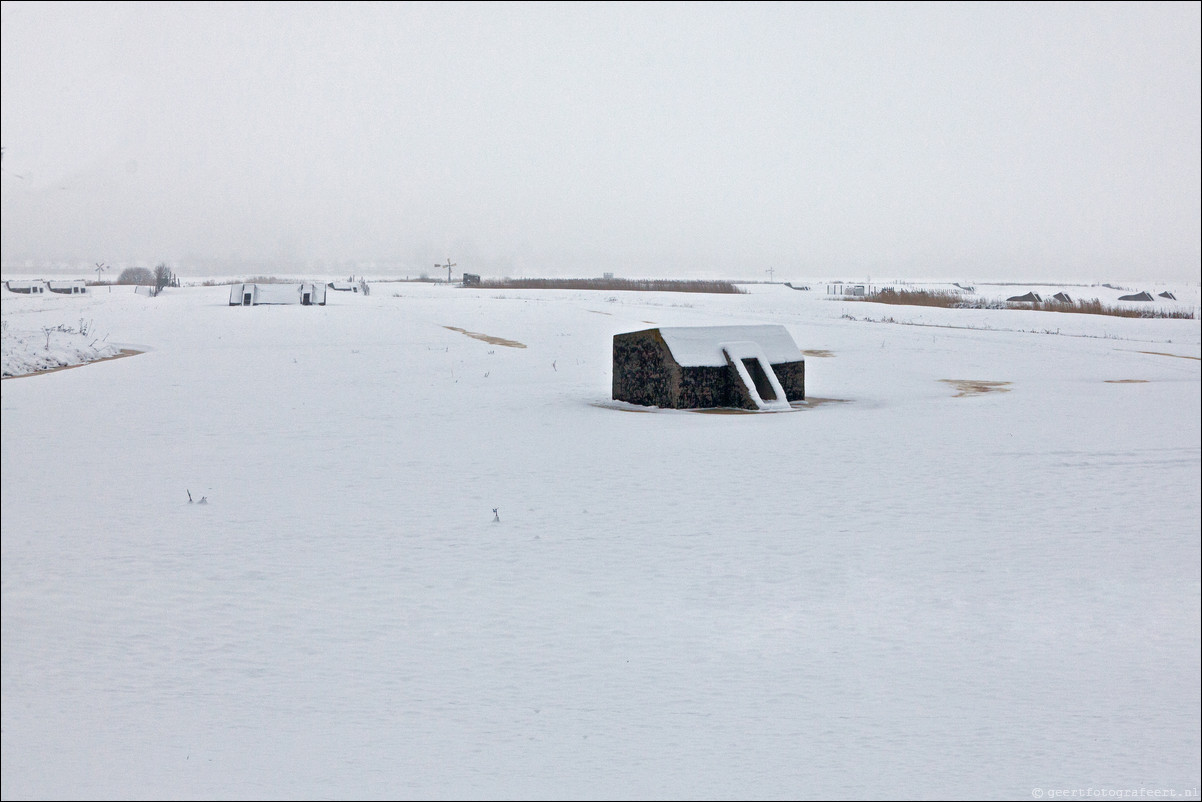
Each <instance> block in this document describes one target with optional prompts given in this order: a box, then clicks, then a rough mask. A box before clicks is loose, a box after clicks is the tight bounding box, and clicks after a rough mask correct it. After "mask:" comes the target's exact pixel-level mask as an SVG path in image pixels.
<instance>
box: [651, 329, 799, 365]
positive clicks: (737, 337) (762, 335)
mask: <svg viewBox="0 0 1202 802" xmlns="http://www.w3.org/2000/svg"><path fill="white" fill-rule="evenodd" d="M659 333H660V334H661V335H662V336H663V338H664V342H665V343H666V344H667V346H668V350H670V351H671V352H672V357H673V359H675V360H676V361H677V362H679V363H680V364H681V365H686V366H689V367H700V366H709V367H719V366H722V365H725V364H726V356H725V355H724V354H723V353H722V344H723V343H730V342H747V341H750V342H754V343H756V344H758V345H759V346H760V348H762V349H763V350H764V354H765V355H766V356H767V357H768V361H769V362H770V363H772V364H779V363H781V362H799V361H801V359H802V355H801V351H800V350H799V349H798V348H797V344H796V343H795V342H793V337H792V336H791V335H790V334H789V331H788V329H786V328H785V327H784V326H673V327H665V328H661V329H660V330H659Z"/></svg>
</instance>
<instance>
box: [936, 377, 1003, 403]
mask: <svg viewBox="0 0 1202 802" xmlns="http://www.w3.org/2000/svg"><path fill="white" fill-rule="evenodd" d="M939 381H941V382H943V383H944V384H950V385H952V386H953V387H955V388H956V389H957V390H959V391H960V392H958V393H956V394H955V395H954V396H952V397H953V398H964V397H965V396H970V395H981V394H982V393H1008V392H1010V388H1009V387H1008V386H1007V385H1009V384H1010V382H990V381H980V380H977V379H940V380H939Z"/></svg>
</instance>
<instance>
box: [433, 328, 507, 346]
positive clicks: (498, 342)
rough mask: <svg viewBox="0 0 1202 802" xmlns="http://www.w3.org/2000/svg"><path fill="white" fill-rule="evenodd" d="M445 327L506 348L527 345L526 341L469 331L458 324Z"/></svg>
mask: <svg viewBox="0 0 1202 802" xmlns="http://www.w3.org/2000/svg"><path fill="white" fill-rule="evenodd" d="M443 328H444V329H450V330H451V331H457V332H459V333H460V334H466V335H467V336H469V337H471V338H472V339H475V340H483V341H484V342H486V343H490V344H492V345H503V346H505V347H506V348H525V347H526V344H525V343H520V342H518V341H517V340H506V339H505V338H503V337H494V336H492V335H491V334H481V333H480V332H478V331H468V330H467V329H461V328H459V327H458V326H443Z"/></svg>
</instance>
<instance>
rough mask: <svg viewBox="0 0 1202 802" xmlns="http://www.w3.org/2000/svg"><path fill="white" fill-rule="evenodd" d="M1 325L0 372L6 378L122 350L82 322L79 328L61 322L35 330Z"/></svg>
mask: <svg viewBox="0 0 1202 802" xmlns="http://www.w3.org/2000/svg"><path fill="white" fill-rule="evenodd" d="M0 327H2V329H3V334H2V336H0V354H2V360H0V362H2V364H0V375H3V376H4V377H5V378H9V377H12V376H24V375H26V374H29V373H38V372H40V371H44V370H54V369H55V368H65V367H71V366H73V365H83V364H85V363H88V362H94V361H96V360H98V359H109V358H111V357H114V356H117V354H118V353H119V350H120V349H118V348H117V347H116V346H113V345H110V344H108V343H106V342H102V341H101V340H99V339H97V338H96V337H95V336H94V335H93V333H92V331H91V330H90V328H89V327H88V324H86V323H84V322H83V321H81V322H80V324H79V326H78V327H71V326H67V325H65V324H59V325H57V326H53V327H50V326H46V327H44V328H42V329H40V330H36V331H35V330H28V329H24V330H23V329H18V328H16V327H14V326H10V325H9V322H8V320H4V321H3V323H0Z"/></svg>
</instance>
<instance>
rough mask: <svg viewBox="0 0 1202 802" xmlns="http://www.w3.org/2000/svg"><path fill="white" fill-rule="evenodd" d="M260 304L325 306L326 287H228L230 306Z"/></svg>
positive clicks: (266, 285) (281, 285) (283, 285)
mask: <svg viewBox="0 0 1202 802" xmlns="http://www.w3.org/2000/svg"><path fill="white" fill-rule="evenodd" d="M261 304H300V305H301V306H325V305H326V285H325V284H318V283H314V282H305V283H303V284H234V285H232V286H230V306H259V305H261Z"/></svg>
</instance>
